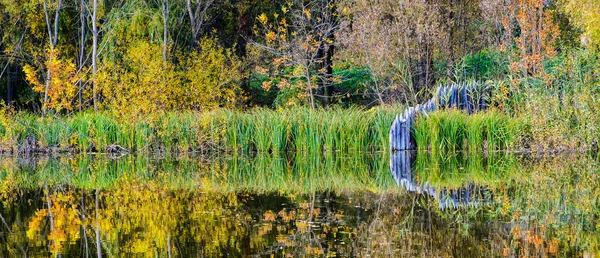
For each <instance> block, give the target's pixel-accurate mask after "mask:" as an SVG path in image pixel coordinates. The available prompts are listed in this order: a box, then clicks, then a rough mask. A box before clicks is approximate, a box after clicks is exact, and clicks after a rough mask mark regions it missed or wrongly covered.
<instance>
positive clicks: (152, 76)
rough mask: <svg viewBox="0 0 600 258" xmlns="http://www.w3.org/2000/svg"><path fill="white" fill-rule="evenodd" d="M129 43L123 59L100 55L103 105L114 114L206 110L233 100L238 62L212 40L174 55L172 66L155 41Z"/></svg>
mask: <svg viewBox="0 0 600 258" xmlns="http://www.w3.org/2000/svg"><path fill="white" fill-rule="evenodd" d="M128 46H129V47H128V48H127V51H126V53H125V55H124V56H123V58H122V59H120V60H113V59H110V58H106V59H104V60H103V63H102V64H101V66H100V69H99V72H98V77H97V82H98V86H99V87H100V88H101V93H102V94H101V95H102V98H103V103H104V105H105V107H106V108H108V109H110V110H112V111H115V112H117V114H119V115H126V116H129V117H132V116H133V117H135V116H140V115H144V114H148V113H152V112H156V111H159V110H162V111H164V110H181V109H196V110H206V109H211V108H215V107H219V106H225V107H230V106H233V105H235V103H236V102H237V100H238V95H239V94H238V93H239V84H238V82H239V80H240V79H241V77H242V75H241V69H240V66H241V61H240V60H239V59H237V58H236V57H235V55H233V53H232V52H231V50H229V49H224V48H221V47H219V46H217V42H216V40H214V39H202V40H200V42H199V46H200V48H201V51H199V52H196V51H195V50H194V51H193V52H192V53H185V54H181V55H179V57H178V59H179V61H180V62H181V63H180V64H179V65H177V66H176V65H175V64H173V63H172V62H171V61H170V60H167V61H164V60H163V56H162V51H161V46H160V45H159V44H153V43H150V42H147V41H143V40H137V41H134V42H133V43H131V44H128Z"/></svg>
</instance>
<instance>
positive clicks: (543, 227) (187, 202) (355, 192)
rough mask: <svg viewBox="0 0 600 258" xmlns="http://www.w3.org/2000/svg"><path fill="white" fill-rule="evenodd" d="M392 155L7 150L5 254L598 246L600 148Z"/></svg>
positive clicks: (356, 253) (1, 204)
mask: <svg viewBox="0 0 600 258" xmlns="http://www.w3.org/2000/svg"><path fill="white" fill-rule="evenodd" d="M394 159H401V160H403V161H406V160H408V161H409V163H404V164H399V163H398V164H397V163H396V162H395V161H394ZM391 160H392V161H391V163H389V164H388V163H387V162H389V161H390V157H385V156H377V155H374V156H361V155H357V156H352V157H335V156H332V157H309V156H301V155H296V156H293V157H273V156H270V155H258V156H256V157H227V158H217V159H214V158H210V159H207V158H202V157H190V156H179V157H145V156H125V157H122V158H120V159H110V158H104V157H101V156H78V157H61V158H58V159H57V158H48V157H40V158H37V159H33V160H32V159H28V160H23V159H14V158H5V159H2V160H0V215H1V218H0V256H1V257H13V256H18V257H24V256H62V257H95V256H98V255H99V254H101V255H102V256H103V257H115V256H140V257H146V256H148V257H215V256H217V257H219V256H228V257H243V256H271V255H273V256H277V257H286V256H289V257H296V256H340V257H365V256H371V257H390V256H391V257H397V256H426V257H429V256H460V257H465V256H477V257H480V256H485V257H496V256H509V257H516V256H523V257H528V256H536V257H540V256H595V255H597V254H598V251H599V245H600V236H599V235H600V234H598V229H600V223H599V221H598V218H599V217H600V204H599V200H598V196H600V186H599V184H600V173H599V172H600V170H599V163H598V161H597V160H595V159H594V158H591V157H589V156H585V155H583V156H580V155H577V156H558V157H522V156H516V155H496V156H475V155H471V156H467V155H450V154H449V155H445V156H432V155H420V156H417V157H414V158H413V157H410V156H408V157H407V156H404V157H400V158H398V157H396V156H394V157H392V158H391ZM407 164H408V165H409V166H407ZM406 167H408V168H409V169H408V170H406ZM389 168H392V169H391V171H393V172H394V173H390V170H389ZM398 168H403V169H402V170H400V169H398ZM418 182H428V183H427V185H426V187H424V185H425V183H423V184H421V183H418ZM398 184H402V185H405V186H406V189H404V187H398ZM419 189H420V190H419ZM424 189H427V191H425V190H424ZM432 189H433V190H432ZM444 191H445V192H444ZM467 193H468V194H467ZM480 193H481V194H480ZM467 195H469V197H466V196H467ZM444 196H449V197H451V198H450V199H444V198H446V197H444ZM452 198H454V199H452ZM451 202H454V203H451ZM447 203H450V204H447ZM459 205H463V206H461V208H450V207H457V206H459Z"/></svg>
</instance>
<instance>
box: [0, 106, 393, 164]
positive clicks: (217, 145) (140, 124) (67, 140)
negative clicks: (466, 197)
mask: <svg viewBox="0 0 600 258" xmlns="http://www.w3.org/2000/svg"><path fill="white" fill-rule="evenodd" d="M398 110H400V108H399V107H398V108H393V107H378V108H374V109H370V110H362V109H357V108H350V109H341V108H336V109H326V110H325V109H319V110H313V109H309V108H293V109H288V110H270V109H259V110H255V111H249V112H241V111H230V110H224V109H222V110H216V111H211V112H192V111H188V112H164V113H159V114H153V115H150V116H147V117H142V118H137V119H123V118H118V117H116V116H113V115H111V114H109V113H91V112H89V113H77V114H75V115H73V116H69V117H64V118H46V119H42V118H40V117H37V116H34V115H31V114H25V113H17V114H12V115H9V114H4V115H3V116H1V117H0V122H1V123H0V149H2V151H3V152H10V153H13V154H16V153H24V152H52V151H66V152H119V151H125V150H126V151H127V152H138V153H149V152H204V153H207V152H240V153H248V152H270V153H280V152H288V151H297V152H310V153H331V152H333V151H343V152H367V151H384V150H387V148H388V145H389V144H388V130H389V126H390V124H391V121H392V119H393V118H394V116H395V114H396V113H397V112H398Z"/></svg>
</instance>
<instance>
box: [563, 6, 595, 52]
mask: <svg viewBox="0 0 600 258" xmlns="http://www.w3.org/2000/svg"><path fill="white" fill-rule="evenodd" d="M562 6H563V8H564V10H565V11H566V12H567V13H568V14H569V18H570V20H571V21H574V23H575V24H576V25H577V26H578V27H579V28H581V30H582V31H583V37H582V43H583V44H584V45H588V46H599V45H600V1H598V0H563V1H562Z"/></svg>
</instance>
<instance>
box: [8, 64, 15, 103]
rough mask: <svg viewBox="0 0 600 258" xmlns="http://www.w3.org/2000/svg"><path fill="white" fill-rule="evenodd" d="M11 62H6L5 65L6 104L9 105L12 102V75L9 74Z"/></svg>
mask: <svg viewBox="0 0 600 258" xmlns="http://www.w3.org/2000/svg"><path fill="white" fill-rule="evenodd" d="M11 68H12V64H11V63H8V64H7V67H6V102H7V103H8V106H9V107H11V106H12V104H13V103H12V102H13V94H14V93H13V87H12V82H11V81H10V80H11V79H12V77H11V76H10V74H11V72H12V69H11Z"/></svg>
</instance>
